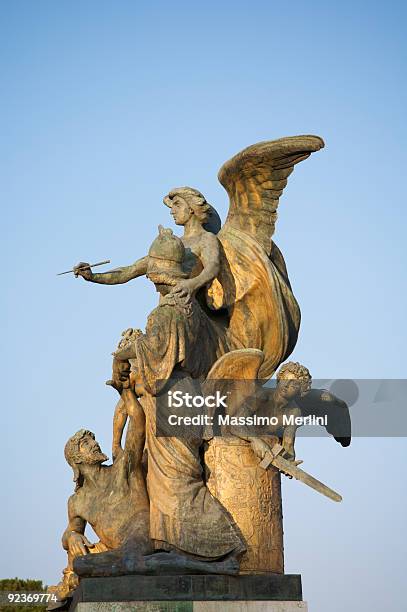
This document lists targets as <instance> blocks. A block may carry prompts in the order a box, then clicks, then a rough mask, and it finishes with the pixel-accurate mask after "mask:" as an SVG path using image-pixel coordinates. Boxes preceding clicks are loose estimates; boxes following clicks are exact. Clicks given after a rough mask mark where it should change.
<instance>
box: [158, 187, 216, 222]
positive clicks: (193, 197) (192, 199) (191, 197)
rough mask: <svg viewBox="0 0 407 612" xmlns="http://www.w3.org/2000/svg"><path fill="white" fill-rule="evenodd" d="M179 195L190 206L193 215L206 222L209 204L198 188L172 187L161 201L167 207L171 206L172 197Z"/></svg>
mask: <svg viewBox="0 0 407 612" xmlns="http://www.w3.org/2000/svg"><path fill="white" fill-rule="evenodd" d="M176 196H179V197H180V198H182V199H183V200H185V202H186V203H187V204H188V205H189V206H190V207H191V209H192V210H193V213H194V215H196V217H197V218H198V219H199V221H200V222H201V223H202V225H203V224H204V223H206V222H207V221H208V220H209V217H210V211H211V208H212V207H211V206H210V204H208V202H207V201H206V199H205V196H203V195H202V193H201V192H200V191H198V189H194V188H193V187H176V188H175V189H172V190H171V191H170V192H169V194H168V195H166V196H165V198H164V200H163V202H164V204H165V205H166V206H169V208H171V207H172V204H173V199H174V198H175V197H176Z"/></svg>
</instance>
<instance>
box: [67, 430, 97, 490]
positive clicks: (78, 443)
mask: <svg viewBox="0 0 407 612" xmlns="http://www.w3.org/2000/svg"><path fill="white" fill-rule="evenodd" d="M64 452H65V459H66V460H67V462H68V463H69V465H70V466H71V468H72V469H73V474H74V478H73V479H74V482H75V483H76V489H75V490H77V489H78V488H79V487H81V486H82V484H83V478H82V476H81V471H80V465H81V464H87V465H97V464H101V463H103V462H104V461H107V459H108V457H107V455H105V454H104V453H102V451H101V450H100V446H99V444H98V443H97V441H96V440H95V434H94V433H92V432H91V431H88V430H87V429H80V430H79V431H77V432H76V434H75V435H73V436H72V437H71V438H69V440H68V442H67V443H66V444H65V451H64Z"/></svg>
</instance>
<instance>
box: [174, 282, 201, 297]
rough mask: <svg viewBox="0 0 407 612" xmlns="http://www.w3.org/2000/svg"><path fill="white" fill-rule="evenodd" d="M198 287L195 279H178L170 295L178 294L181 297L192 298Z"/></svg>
mask: <svg viewBox="0 0 407 612" xmlns="http://www.w3.org/2000/svg"><path fill="white" fill-rule="evenodd" d="M196 289H197V287H196V285H195V281H194V279H192V278H188V279H186V280H180V281H178V283H177V284H176V285H175V287H174V289H173V290H172V291H171V293H170V295H176V296H177V297H180V298H188V299H191V297H192V295H193V293H194V291H196Z"/></svg>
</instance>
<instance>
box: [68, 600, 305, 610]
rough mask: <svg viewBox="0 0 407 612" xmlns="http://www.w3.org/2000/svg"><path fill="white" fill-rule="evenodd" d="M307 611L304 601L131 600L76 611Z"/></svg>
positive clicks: (84, 605) (82, 605)
mask: <svg viewBox="0 0 407 612" xmlns="http://www.w3.org/2000/svg"><path fill="white" fill-rule="evenodd" d="M134 610H140V612H308V606H307V604H306V603H305V601H231V602H225V601H195V602H186V601H169V602H165V601H149V602H146V601H133V602H131V603H129V602H126V603H125V602H111V603H80V604H78V606H77V607H76V611H77V612H133V611H134Z"/></svg>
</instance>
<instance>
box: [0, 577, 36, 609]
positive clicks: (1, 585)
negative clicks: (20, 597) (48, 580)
mask: <svg viewBox="0 0 407 612" xmlns="http://www.w3.org/2000/svg"><path fill="white" fill-rule="evenodd" d="M0 591H31V592H36V593H45V592H46V591H47V586H46V585H44V584H42V580H30V579H27V580H22V579H21V578H6V579H5V580H0ZM46 608H47V606H40V605H37V606H30V605H27V606H19V605H16V604H12V605H7V606H6V605H0V612H45V610H46Z"/></svg>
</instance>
